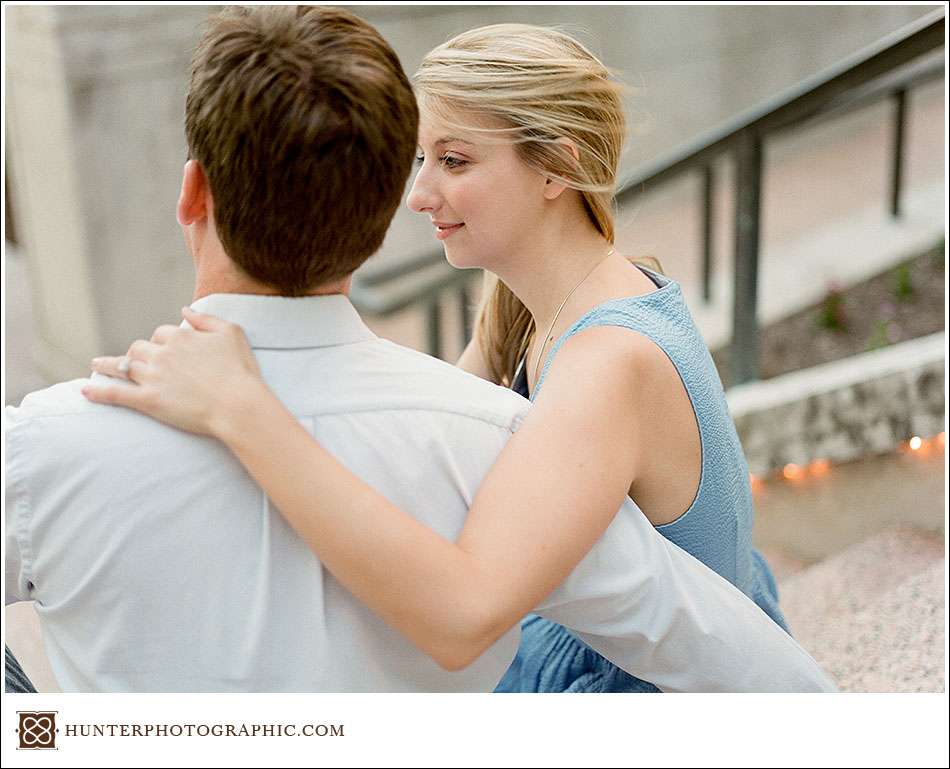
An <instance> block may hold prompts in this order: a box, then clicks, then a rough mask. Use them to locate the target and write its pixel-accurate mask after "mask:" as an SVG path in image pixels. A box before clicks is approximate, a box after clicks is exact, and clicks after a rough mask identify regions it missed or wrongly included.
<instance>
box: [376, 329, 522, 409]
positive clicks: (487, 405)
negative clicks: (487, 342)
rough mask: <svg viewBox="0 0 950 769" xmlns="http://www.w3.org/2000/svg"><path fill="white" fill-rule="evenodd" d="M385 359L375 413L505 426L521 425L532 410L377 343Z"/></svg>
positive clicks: (511, 395)
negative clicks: (442, 415)
mask: <svg viewBox="0 0 950 769" xmlns="http://www.w3.org/2000/svg"><path fill="white" fill-rule="evenodd" d="M376 350H377V351H378V353H379V354H380V355H381V356H382V357H383V359H384V360H381V361H380V363H381V364H382V365H381V366H380V367H379V368H378V369H376V371H374V378H378V381H377V382H376V383H374V385H373V386H374V388H375V387H377V386H380V389H381V390H382V391H383V392H381V394H380V397H378V398H376V399H375V400H374V402H373V403H374V407H375V408H380V409H382V408H394V409H399V408H407V409H413V408H419V409H422V410H426V411H432V412H448V413H453V414H459V415H462V416H469V417H472V418H475V419H481V420H484V421H488V422H491V423H492V424H496V425H500V426H506V427H507V426H510V425H511V424H512V422H515V423H517V421H519V420H520V419H521V418H523V416H524V414H525V413H526V412H527V410H528V409H529V408H530V403H529V401H527V400H526V399H525V398H523V397H522V396H520V395H518V394H517V393H515V392H513V391H512V390H510V389H508V388H507V387H500V386H499V385H496V384H493V383H492V382H488V381H486V380H484V379H482V378H481V377H477V376H475V375H474V374H470V373H469V372H467V371H463V370H462V369H460V368H458V367H456V366H454V365H452V364H451V363H447V362H446V361H443V360H440V359H438V358H435V357H433V356H431V355H427V354H425V353H423V352H419V351H418V350H414V349H411V348H409V347H403V346H402V345H399V344H396V343H395V342H390V341H388V340H385V339H379V340H377V341H376Z"/></svg>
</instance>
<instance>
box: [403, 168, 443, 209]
mask: <svg viewBox="0 0 950 769" xmlns="http://www.w3.org/2000/svg"><path fill="white" fill-rule="evenodd" d="M406 205H407V206H409V210H410V211H414V212H415V213H417V214H421V213H425V212H426V211H430V212H431V211H435V210H436V208H438V205H439V197H438V193H437V192H436V190H435V188H434V186H433V185H432V183H431V180H430V179H428V178H427V177H426V175H425V174H424V173H423V169H421V168H420V169H419V172H418V173H417V174H416V178H415V179H413V180H412V189H410V190H409V195H408V197H407V198H406Z"/></svg>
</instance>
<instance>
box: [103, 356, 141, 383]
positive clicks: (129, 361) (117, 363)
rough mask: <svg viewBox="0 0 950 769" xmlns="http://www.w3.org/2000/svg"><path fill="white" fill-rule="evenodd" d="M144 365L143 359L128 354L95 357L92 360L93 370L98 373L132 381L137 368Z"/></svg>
mask: <svg viewBox="0 0 950 769" xmlns="http://www.w3.org/2000/svg"><path fill="white" fill-rule="evenodd" d="M143 365H144V364H143V363H142V362H141V361H138V360H135V359H134V358H130V357H129V356H128V355H116V356H106V357H102V358H93V359H92V361H91V362H90V366H91V367H92V370H93V371H95V372H96V373H98V374H105V375H106V376H111V377H115V378H117V379H129V380H132V381H135V370H136V369H138V370H140V367H141V366H143Z"/></svg>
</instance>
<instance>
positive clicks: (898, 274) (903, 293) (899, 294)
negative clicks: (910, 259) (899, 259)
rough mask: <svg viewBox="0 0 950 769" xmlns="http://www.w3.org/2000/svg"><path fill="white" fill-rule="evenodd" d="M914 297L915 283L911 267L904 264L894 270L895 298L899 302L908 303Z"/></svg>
mask: <svg viewBox="0 0 950 769" xmlns="http://www.w3.org/2000/svg"><path fill="white" fill-rule="evenodd" d="M913 295H914V282H913V280H912V279H911V277H910V265H909V264H902V265H900V266H899V267H896V268H895V269H894V296H895V297H896V298H897V300H898V301H899V302H907V301H909V300H910V299H911V297H913Z"/></svg>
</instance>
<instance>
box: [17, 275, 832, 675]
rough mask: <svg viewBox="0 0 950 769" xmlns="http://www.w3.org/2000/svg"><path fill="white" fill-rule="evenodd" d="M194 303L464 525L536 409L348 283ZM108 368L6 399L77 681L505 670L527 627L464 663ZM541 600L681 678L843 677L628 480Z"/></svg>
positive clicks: (24, 489) (369, 469) (327, 420)
mask: <svg viewBox="0 0 950 769" xmlns="http://www.w3.org/2000/svg"><path fill="white" fill-rule="evenodd" d="M194 308H195V309H196V310H200V311H203V312H209V313H213V314H216V315H219V316H221V317H223V318H226V319H228V320H230V321H233V322H235V323H238V324H239V325H241V326H242V327H243V328H244V330H245V331H246V333H247V335H248V338H249V340H250V342H251V345H252V346H253V348H254V350H255V354H256V355H257V358H258V361H259V363H260V366H261V370H262V373H263V375H264V378H265V379H266V381H267V383H268V384H269V385H270V387H271V388H272V389H273V390H274V392H275V393H276V394H277V396H278V397H279V398H280V399H281V400H282V401H283V402H284V404H285V405H286V406H287V407H288V408H289V409H290V410H291V411H292V412H293V413H294V414H295V415H296V416H297V417H298V418H299V420H300V421H301V423H302V424H304V425H305V426H306V427H307V428H308V429H309V430H310V431H311V432H312V433H313V434H314V435H315V436H316V437H317V438H318V439H319V440H320V442H321V443H322V444H323V445H324V446H325V447H326V448H328V449H329V450H330V451H332V452H333V453H334V454H335V455H336V456H337V457H338V458H339V459H340V461H341V462H343V464H345V465H346V466H347V467H349V468H350V469H351V470H352V471H353V472H355V473H356V474H358V475H359V476H360V477H362V478H363V479H364V480H365V481H366V482H368V483H369V484H370V485H372V486H374V487H375V488H376V489H377V490H379V491H380V492H381V493H382V494H384V495H385V496H386V497H387V498H388V499H390V500H391V501H392V502H393V503H395V504H396V505H399V506H400V507H402V508H403V509H405V510H406V511H408V512H410V513H411V514H413V515H415V516H416V517H417V518H418V519H419V520H420V521H422V522H423V523H425V524H426V525H428V526H430V527H431V528H433V529H434V530H435V531H437V532H438V533H439V534H441V535H442V536H444V537H446V538H449V539H453V538H455V537H456V536H457V535H458V534H459V532H460V531H461V528H462V525H463V522H464V519H465V515H466V512H467V509H468V507H469V505H470V504H471V502H472V499H473V497H474V495H475V492H476V489H477V488H478V486H479V484H480V482H481V481H482V479H483V478H484V476H485V474H486V473H487V471H488V470H489V468H490V467H491V465H492V463H493V462H494V461H495V458H496V456H497V455H498V453H499V452H500V451H501V450H502V448H503V447H504V445H505V442H506V441H507V440H508V438H509V437H510V435H511V434H512V432H513V431H514V430H516V429H517V426H518V424H519V423H520V421H521V420H522V419H523V418H524V416H525V414H526V412H527V409H528V408H529V404H528V403H527V401H525V400H524V399H522V398H520V397H519V396H517V395H515V394H514V393H511V392H509V391H508V390H506V389H504V388H501V387H496V386H495V385H492V384H490V383H487V382H484V381H482V380H480V379H478V378H476V377H474V376H471V375H469V374H466V373H465V372H462V371H460V370H458V369H456V368H454V367H453V366H450V365H448V364H446V363H443V362H441V361H438V360H435V359H433V358H430V357H428V356H426V355H423V354H421V353H418V352H415V351H412V350H409V349H406V348H403V347H400V346H398V345H395V344H392V343H391V342H388V341H385V340H383V339H379V338H377V337H376V336H375V335H374V334H373V333H372V332H370V331H369V330H368V329H367V328H366V326H365V325H364V324H363V323H362V321H361V320H360V318H359V316H358V314H357V313H356V311H355V310H354V309H353V307H352V305H351V304H350V303H349V301H348V299H346V297H343V296H324V297H307V298H300V299H292V298H286V297H266V296H247V295H223V294H222V295H213V296H209V297H206V298H204V299H202V300H200V301H198V302H196V303H195V304H194ZM85 381H87V380H76V381H72V382H66V383H63V384H59V385H55V386H53V387H51V388H48V389H46V390H42V391H39V392H36V393H33V394H31V395H29V396H27V398H25V399H24V401H23V403H22V404H21V406H20V407H19V408H13V407H8V408H7V409H6V439H7V468H6V469H7V486H6V503H7V507H6V549H7V556H6V600H7V602H11V601H19V600H32V601H34V602H35V606H36V610H37V613H38V615H39V618H40V623H41V626H42V630H43V637H44V641H45V644H46V648H47V652H48V654H49V658H50V664H51V668H52V671H53V673H54V675H55V677H56V679H57V682H58V683H59V685H60V687H61V688H62V689H63V690H64V691H139V692H153V691H193V692H205V691H210V692H224V691H313V692H316V691H371V692H381V691H491V690H492V688H493V687H494V685H495V683H496V682H497V681H498V680H499V678H500V677H501V675H502V673H504V671H505V669H506V668H507V666H508V664H509V663H510V662H511V660H512V658H513V657H514V654H515V650H516V649H517V646H518V637H519V635H518V634H519V630H518V628H513V629H512V630H511V631H510V632H508V633H507V634H506V635H505V636H503V637H502V638H501V639H500V640H499V641H498V642H496V643H495V644H494V645H493V646H492V647H491V648H490V649H489V650H488V651H486V652H485V654H483V655H482V656H481V657H480V658H479V659H478V660H477V661H476V662H475V663H473V664H472V665H471V666H470V667H468V668H467V669H465V670H462V671H458V672H446V671H445V670H442V669H441V668H440V667H439V666H438V665H436V664H435V663H434V662H433V661H432V660H430V659H429V658H428V657H427V656H426V655H424V654H423V653H422V652H420V651H418V650H417V649H416V648H415V647H414V646H413V645H412V644H411V643H410V642H409V641H407V640H406V639H405V638H403V637H402V636H401V635H400V634H399V633H397V632H396V631H394V630H392V629H391V628H389V627H388V626H387V625H386V624H385V623H384V622H383V621H382V620H380V619H379V618H378V617H376V615H374V614H373V613H372V612H371V611H369V610H368V609H367V608H366V607H365V606H363V605H362V604H361V603H359V602H358V601H357V600H356V599H355V598H353V596H352V595H350V593H349V592H348V591H347V590H346V589H345V588H344V587H343V586H342V585H341V584H340V583H338V582H337V581H336V580H335V579H334V577H333V576H332V575H331V574H330V573H329V572H328V571H327V570H326V569H325V568H324V567H323V566H322V565H321V563H320V561H319V560H318V559H317V558H316V557H315V556H314V555H313V554H312V553H311V551H310V550H309V549H308V548H307V547H306V545H305V544H304V543H303V542H302V541H301V540H300V539H299V538H298V537H297V536H296V535H295V534H294V532H293V531H292V530H291V529H290V527H289V526H288V525H287V524H286V523H285V522H284V520H283V518H282V517H281V516H280V515H279V513H277V512H276V511H275V510H274V509H273V508H272V507H271V505H270V504H269V502H268V499H267V497H266V496H265V495H264V494H263V492H262V491H261V489H260V488H259V487H257V486H256V485H255V484H254V482H253V481H252V480H251V478H250V477H249V476H248V475H247V473H246V472H245V471H244V470H243V468H242V467H241V466H240V464H239V463H238V462H237V461H236V460H235V459H234V457H233V456H232V455H231V454H230V453H229V452H228V451H227V449H226V448H225V447H224V446H223V445H222V444H220V443H219V442H217V441H215V440H213V439H210V438H204V437H197V436H194V435H191V434H189V433H185V432H181V431H178V430H175V429H172V428H170V427H167V426H165V425H163V424H160V423H158V422H155V421H152V420H151V419H148V418H146V417H144V416H141V415H140V414H137V413H135V412H132V411H129V410H125V409H119V408H111V407H107V406H100V405H96V404H92V403H89V402H87V401H86V400H85V399H84V398H83V397H82V395H81V393H80V388H81V387H82V385H83V384H84V383H85ZM127 386H134V385H127ZM224 386H226V384H225V385H224ZM366 536H368V537H371V536H373V529H372V521H367V522H366ZM536 612H537V613H538V614H540V615H541V616H544V617H546V618H549V619H551V620H553V621H555V622H559V623H561V624H562V625H565V626H566V627H569V628H571V629H572V630H573V631H574V632H576V633H577V634H578V636H579V637H581V638H583V639H584V641H585V642H587V643H588V644H590V645H591V647H593V648H594V649H596V650H597V651H598V652H600V653H601V654H603V655H604V656H606V657H607V658H608V659H610V660H612V661H614V662H615V663H616V664H618V665H620V666H621V667H623V668H624V669H625V670H627V671H629V672H630V673H632V674H635V675H637V676H639V677H641V678H644V679H647V680H650V681H654V682H656V683H657V685H658V686H660V687H661V688H663V689H665V690H670V691H740V690H746V691H818V690H831V689H833V688H834V687H833V684H832V683H831V682H830V680H829V679H828V678H827V677H826V676H825V674H824V673H823V672H822V671H821V670H820V669H819V667H818V666H817V665H816V664H815V662H814V660H813V659H812V658H811V657H810V656H809V655H808V654H807V653H806V652H805V651H804V650H803V649H802V648H801V647H800V646H799V645H798V644H797V643H796V642H795V641H794V640H793V639H791V638H790V637H789V636H788V635H787V634H786V633H785V632H784V631H782V630H781V629H780V628H779V627H778V626H777V625H775V623H773V622H772V621H771V620H770V619H769V618H768V617H767V616H766V615H765V614H764V613H762V612H761V610H759V609H758V608H757V607H756V606H755V604H754V603H752V601H750V600H749V599H748V598H746V597H745V596H744V595H742V593H740V592H739V591H738V590H737V589H736V588H734V587H733V586H732V585H730V584H729V583H728V582H727V581H726V580H724V579H722V578H721V577H719V576H718V575H716V574H715V573H714V572H712V571H711V570H709V569H708V568H706V567H705V566H703V565H702V564H701V563H699V562H698V561H697V560H696V559H694V558H693V557H692V556H690V555H688V554H687V553H685V552H684V551H683V550H680V549H679V548H678V547H676V546H675V545H673V544H672V543H670V542H668V541H667V540H665V539H664V538H663V537H662V536H660V535H659V534H658V533H657V532H656V531H654V530H653V527H652V526H650V524H649V522H648V521H647V520H646V518H645V517H644V516H643V515H642V513H641V512H640V511H639V510H638V509H637V507H636V506H635V505H634V504H633V503H632V502H631V501H629V500H628V501H627V502H626V503H625V504H624V505H623V507H622V508H621V509H620V511H619V512H618V514H617V516H616V518H615V519H614V521H613V523H612V524H611V525H610V527H609V528H608V530H607V531H606V533H605V534H604V536H603V537H602V538H601V539H600V540H599V541H598V542H597V543H596V544H595V545H594V548H593V549H592V550H591V552H590V553H589V554H588V555H587V556H586V557H585V558H584V560H583V561H582V562H581V563H580V564H579V565H578V566H577V567H576V568H575V569H574V571H573V572H572V573H571V574H570V575H569V576H568V578H567V580H565V582H564V583H563V584H562V585H561V586H559V587H558V588H557V589H556V590H555V591H554V592H553V593H552V594H551V595H549V596H548V597H547V598H546V599H545V600H544V601H543V602H542V604H541V605H540V606H538V607H537V608H536Z"/></svg>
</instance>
